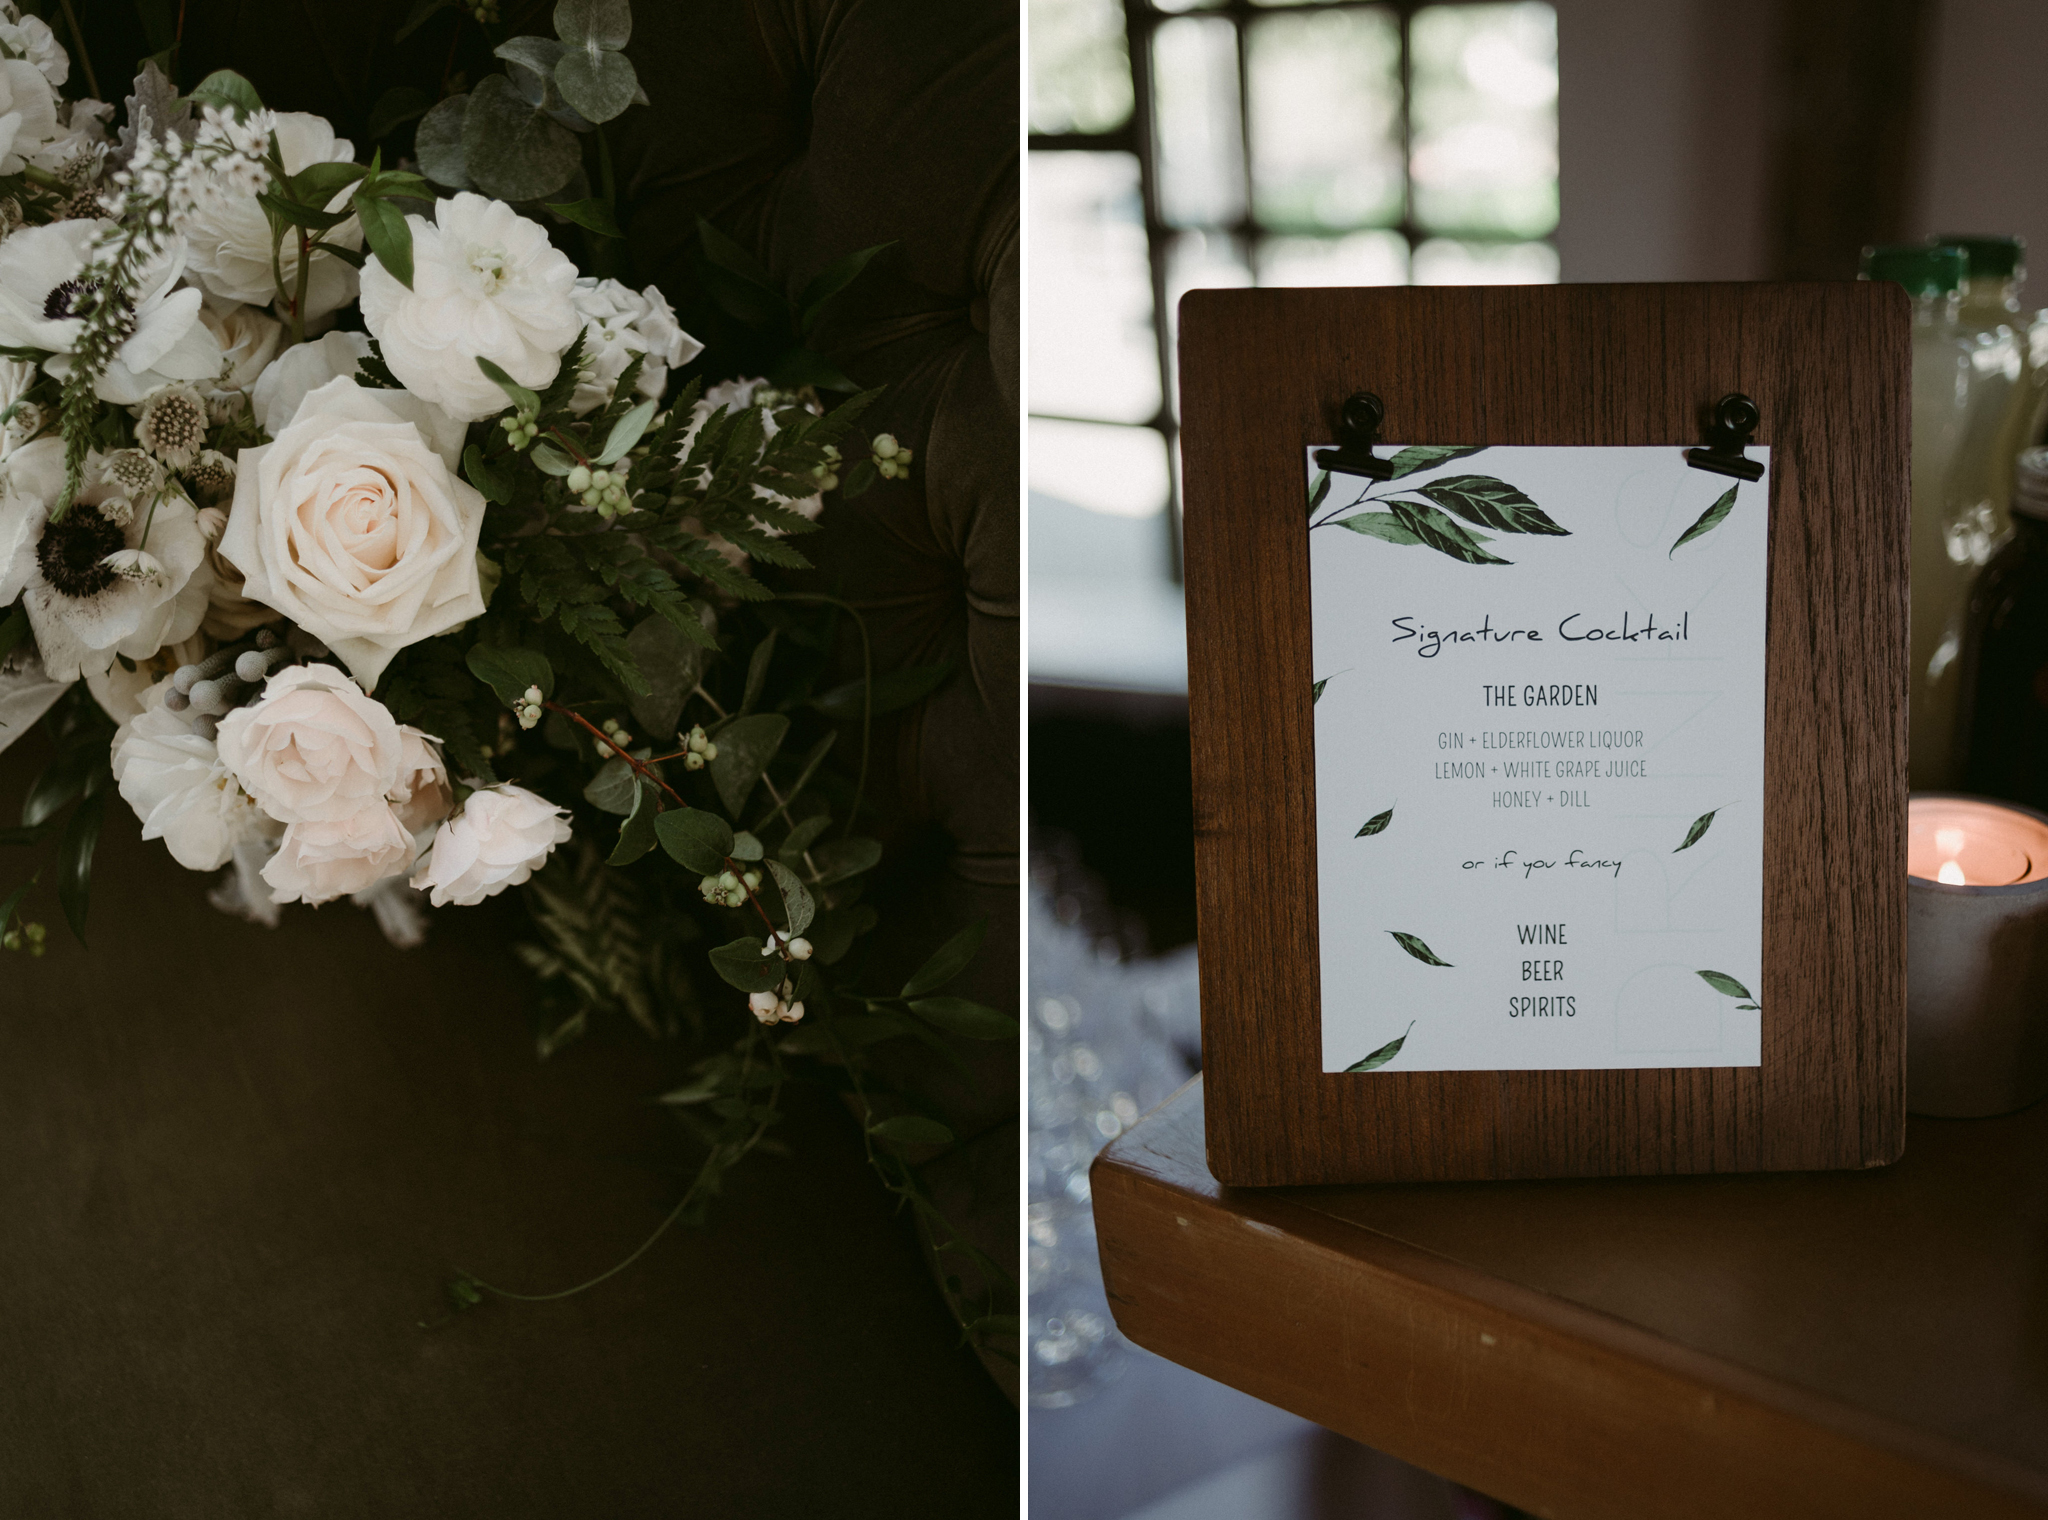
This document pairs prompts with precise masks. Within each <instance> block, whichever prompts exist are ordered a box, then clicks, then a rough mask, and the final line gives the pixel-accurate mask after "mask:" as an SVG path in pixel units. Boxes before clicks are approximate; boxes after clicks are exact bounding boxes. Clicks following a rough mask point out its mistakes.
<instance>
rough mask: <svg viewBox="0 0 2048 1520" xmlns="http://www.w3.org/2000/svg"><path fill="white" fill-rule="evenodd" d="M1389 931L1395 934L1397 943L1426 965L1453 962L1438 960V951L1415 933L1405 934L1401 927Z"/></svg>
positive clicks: (1441, 964) (1440, 964)
mask: <svg viewBox="0 0 2048 1520" xmlns="http://www.w3.org/2000/svg"><path fill="white" fill-rule="evenodd" d="M1387 933H1389V934H1391V935H1393V936H1394V942H1395V943H1396V944H1398V945H1399V946H1400V947H1401V948H1402V949H1403V950H1406V951H1407V952H1408V953H1409V954H1410V955H1412V956H1414V957H1415V958H1416V959H1417V960H1419V961H1421V962H1422V963H1423V964H1424V965H1425V966H1449V965H1450V964H1451V963H1450V962H1449V961H1444V960H1438V959H1437V955H1436V952H1435V951H1434V950H1432V949H1430V948H1429V946H1427V945H1425V944H1424V943H1423V942H1422V941H1421V940H1420V939H1418V938H1417V937H1416V936H1415V935H1413V934H1403V933H1402V932H1401V931H1400V930H1399V929H1389V930H1388V931H1387Z"/></svg>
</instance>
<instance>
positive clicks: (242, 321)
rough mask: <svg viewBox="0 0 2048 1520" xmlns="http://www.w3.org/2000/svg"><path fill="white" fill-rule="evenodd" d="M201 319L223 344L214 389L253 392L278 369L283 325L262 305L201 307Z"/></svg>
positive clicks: (216, 340) (204, 305)
mask: <svg viewBox="0 0 2048 1520" xmlns="http://www.w3.org/2000/svg"><path fill="white" fill-rule="evenodd" d="M199 320H200V321H201V322H204V323H205V324H206V330H207V331H208V332H210V333H212V334H213V338H214V341H215V342H216V343H218V344H220V371H219V373H218V374H217V375H215V376H214V379H213V384H212V388H213V389H214V390H217V391H246V390H251V389H253V388H254V387H255V385H256V382H257V381H258V380H260V379H262V378H263V376H264V375H265V374H266V373H268V372H269V370H271V369H272V368H274V367H275V366H273V365H272V363H271V361H272V360H273V359H275V358H276V357H277V345H278V343H279V342H280V341H282V339H283V337H284V324H283V323H281V322H279V321H278V320H277V319H276V318H275V317H273V316H271V315H269V314H268V313H267V312H265V311H264V310H263V308H261V307H260V306H246V305H244V306H227V307H224V308H219V309H216V308H215V307H214V306H213V305H211V304H207V303H203V304H202V305H201V306H200V308H199ZM260 420H261V419H259V421H260Z"/></svg>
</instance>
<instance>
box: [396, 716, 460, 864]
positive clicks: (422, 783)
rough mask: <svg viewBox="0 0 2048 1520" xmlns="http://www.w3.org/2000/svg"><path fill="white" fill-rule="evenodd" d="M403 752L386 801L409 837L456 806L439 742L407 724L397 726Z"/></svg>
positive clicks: (420, 832) (425, 828)
mask: <svg viewBox="0 0 2048 1520" xmlns="http://www.w3.org/2000/svg"><path fill="white" fill-rule="evenodd" d="M398 732H399V733H400V734H401V735H402V736H403V738H404V742H405V753H404V754H403V755H402V756H401V757H400V758H399V762H398V785H396V786H394V787H393V788H392V789H391V795H390V796H389V797H388V798H387V799H386V800H387V801H388V802H389V803H390V804H391V806H392V809H393V811H395V812H396V813H397V814H398V821H399V822H400V823H402V824H404V825H405V831H406V832H407V833H408V834H412V835H415V836H417V835H419V834H422V833H424V832H426V831H427V830H429V829H431V828H433V826H434V825H435V824H437V823H439V822H440V821H441V820H442V819H443V818H446V817H447V816H448V810H449V809H450V808H451V807H453V806H454V805H455V788H454V786H453V785H452V784H450V782H449V779H448V762H447V761H445V760H443V759H442V758H441V751H440V749H439V748H438V747H437V746H438V745H439V744H440V741H439V740H438V739H436V738H435V737H434V736H433V735H432V734H423V733H421V732H420V731H419V730H418V729H416V728H414V727H413V726H412V725H411V724H409V723H402V724H400V725H399V728H398Z"/></svg>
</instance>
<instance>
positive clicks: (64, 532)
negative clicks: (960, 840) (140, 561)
mask: <svg viewBox="0 0 2048 1520" xmlns="http://www.w3.org/2000/svg"><path fill="white" fill-rule="evenodd" d="M126 547H127V537H126V535H125V534H123V533H122V532H121V529H120V528H119V527H118V526H117V525H116V524H114V523H110V522H108V521H107V520H106V519H105V518H104V517H102V516H100V514H99V509H98V508H96V507H88V506H86V505H85V504H84V503H83V502H81V503H79V504H78V505H76V506H74V507H73V508H72V509H71V511H70V512H69V513H68V514H66V516H65V518H64V520H63V521H62V522H53V523H51V524H49V525H48V526H47V527H45V528H44V529H43V537H42V541H41V542H40V543H38V544H37V545H36V564H37V566H38V567H40V568H41V570H42V572H43V579H44V580H46V581H48V582H49V583H50V585H51V587H52V588H53V589H55V590H58V591H61V592H63V593H64V594H65V595H66V596H75V597H88V596H97V595H99V593H100V592H102V591H104V590H106V589H107V587H109V586H111V585H113V584H114V572H113V571H111V570H109V569H108V568H107V567H106V566H105V565H103V564H101V563H100V561H101V560H103V559H105V558H106V557H107V556H108V555H109V554H113V553H116V552H118V551H119V550H121V549H124V548H126Z"/></svg>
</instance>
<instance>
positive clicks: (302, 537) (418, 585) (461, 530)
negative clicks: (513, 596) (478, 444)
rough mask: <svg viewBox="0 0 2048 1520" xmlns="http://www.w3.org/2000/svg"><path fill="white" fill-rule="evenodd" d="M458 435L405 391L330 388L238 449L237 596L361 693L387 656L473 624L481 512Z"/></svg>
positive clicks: (230, 535)
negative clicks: (316, 647)
mask: <svg viewBox="0 0 2048 1520" xmlns="http://www.w3.org/2000/svg"><path fill="white" fill-rule="evenodd" d="M462 438H463V429H462V427H461V425H460V424H458V423H455V422H453V421H451V420H450V419H449V418H448V417H447V416H446V415H445V414H444V413H442V412H440V411H438V410H436V409H435V408H434V407H431V406H429V405H427V404H426V403H425V402H423V401H421V400H420V399H419V398H418V397H416V396H412V395H409V394H407V393H406V392H404V391H372V390H364V389H363V388H362V387H361V386H359V385H357V384H356V383H355V382H354V381H353V380H348V379H338V380H330V381H328V382H327V384H325V385H323V386H321V387H320V389H319V390H317V391H314V392H313V393H312V394H311V395H309V396H308V397H306V399H305V400H304V401H302V402H301V403H300V404H299V409H298V412H297V414H296V415H295V416H294V417H293V419H292V422H291V424H290V426H288V427H286V428H285V429H284V431H282V432H281V433H279V434H278V435H277V439H276V441H275V442H273V443H268V444H264V445H263V446H261V447H259V448H253V449H244V450H242V453H241V458H240V461H239V464H238V469H237V473H236V477H235V504H234V509H233V511H232V512H231V513H230V514H229V516H228V526H227V531H226V532H225V533H223V534H222V535H221V540H220V552H221V556H222V557H223V558H224V559H226V560H227V561H228V563H230V564H232V565H233V566H234V567H235V568H236V569H237V570H239V571H241V572H242V576H243V580H244V587H243V594H244V595H245V596H247V597H248V598H249V599H250V600H252V601H257V602H261V603H262V604H263V605H264V606H266V607H275V608H276V609H277V610H278V611H279V612H282V613H283V614H284V615H285V616H286V617H288V618H290V619H291V620H292V621H293V622H295V623H297V624H298V625H299V626H300V627H301V628H304V629H306V630H307V631H308V632H309V633H311V634H313V635H314V636H315V637H317V638H319V639H322V640H324V641H325V642H326V643H327V645H328V646H329V647H330V648H331V649H333V650H334V652H335V653H336V654H338V655H340V656H341V658H342V659H343V660H344V661H345V662H346V663H347V665H348V668H349V670H350V671H351V672H352V673H353V674H354V675H355V677H356V679H357V680H359V681H361V682H362V683H363V685H364V686H365V687H374V686H375V685H376V684H377V678H378V677H379V676H380V675H382V674H383V673H384V667H385V666H386V665H388V664H390V663H391V658H392V656H393V655H395V654H397V653H398V651H399V650H401V649H403V648H405V646H406V645H408V644H414V643H417V642H419V641H420V640H421V639H428V638H432V637H433V636H434V635H435V634H437V633H446V632H447V631H448V630H449V629H451V628H454V627H456V626H457V625H458V624H461V623H466V622H468V621H469V620H470V619H471V618H473V617H476V616H478V615H480V614H481V613H482V612H483V610H484V599H483V592H482V589H481V587H480V586H479V584H478V579H477V564H476V546H477V536H478V535H479V534H480V533H481V532H482V531H483V522H484V498H483V496H482V494H481V493H480V492H479V491H478V490H477V489H476V487H474V486H472V485H470V484H469V482H468V481H466V480H463V479H462V478H461V477H459V476H458V475H456V473H455V469H454V467H455V462H456V459H457V457H458V456H459V454H460V452H461V449H462Z"/></svg>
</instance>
